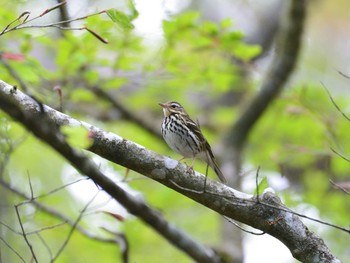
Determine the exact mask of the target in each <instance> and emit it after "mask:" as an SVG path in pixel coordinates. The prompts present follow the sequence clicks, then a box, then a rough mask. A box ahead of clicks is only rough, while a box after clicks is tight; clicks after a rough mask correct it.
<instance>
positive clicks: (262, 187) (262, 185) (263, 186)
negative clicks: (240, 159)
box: [254, 176, 269, 195]
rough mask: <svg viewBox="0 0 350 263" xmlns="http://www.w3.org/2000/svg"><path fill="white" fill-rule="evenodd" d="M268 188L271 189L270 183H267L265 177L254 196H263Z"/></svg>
mask: <svg viewBox="0 0 350 263" xmlns="http://www.w3.org/2000/svg"><path fill="white" fill-rule="evenodd" d="M267 187H269V183H268V181H267V177H266V176H265V177H263V178H262V179H261V180H260V182H259V184H258V188H257V189H255V192H254V195H258V194H259V195H261V194H262V193H263V192H264V190H265V189H266V188H267ZM258 191H259V192H258Z"/></svg>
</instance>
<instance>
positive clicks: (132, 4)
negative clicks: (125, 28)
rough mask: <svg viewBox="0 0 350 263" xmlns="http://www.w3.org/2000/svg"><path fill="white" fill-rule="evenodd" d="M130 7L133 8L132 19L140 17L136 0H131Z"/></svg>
mask: <svg viewBox="0 0 350 263" xmlns="http://www.w3.org/2000/svg"><path fill="white" fill-rule="evenodd" d="M129 8H130V9H131V15H130V16H129V17H130V20H134V19H135V18H138V16H139V12H137V10H136V8H135V5H134V2H133V1H132V0H129Z"/></svg>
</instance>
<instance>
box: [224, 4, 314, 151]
mask: <svg viewBox="0 0 350 263" xmlns="http://www.w3.org/2000/svg"><path fill="white" fill-rule="evenodd" d="M289 2H290V7H289V10H288V13H287V14H285V16H286V21H284V20H282V21H281V28H280V29H279V34H280V36H279V43H278V44H279V45H277V48H278V54H277V55H276V56H275V57H274V59H273V60H272V62H271V65H270V68H269V70H268V72H267V74H266V77H265V79H264V81H263V83H262V84H261V87H260V92H258V93H257V94H256V96H255V97H254V98H253V99H252V101H251V102H250V103H249V104H248V106H247V107H246V109H245V110H244V111H243V113H242V114H241V115H240V118H239V119H238V120H237V121H236V123H235V124H234V125H233V127H232V128H231V132H230V134H229V138H230V142H231V143H232V145H233V146H234V147H235V148H237V149H242V148H243V146H244V144H245V143H246V141H247V138H248V135H249V132H250V131H252V127H253V126H254V125H255V124H256V123H257V121H258V119H259V118H260V117H261V116H262V114H263V113H264V112H265V111H266V109H267V107H268V106H269V105H270V104H271V102H272V101H273V100H274V99H275V98H276V97H277V96H278V94H279V93H280V92H281V90H282V89H283V87H284V85H285V83H286V82H287V80H288V78H289V77H290V75H291V73H292V72H293V69H294V67H295V65H296V62H297V59H298V55H299V53H300V52H299V51H300V47H301V40H302V33H303V28H304V20H305V16H306V5H307V1H305V0H291V1H289Z"/></svg>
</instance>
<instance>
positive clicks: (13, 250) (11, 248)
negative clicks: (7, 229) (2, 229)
mask: <svg viewBox="0 0 350 263" xmlns="http://www.w3.org/2000/svg"><path fill="white" fill-rule="evenodd" d="M0 240H1V241H2V242H3V243H4V244H5V245H6V246H7V247H8V248H9V249H10V250H11V251H12V252H13V253H15V254H16V256H17V257H19V258H20V259H21V260H22V262H24V263H25V262H26V261H25V260H24V258H23V257H22V256H21V255H20V254H19V253H18V252H17V251H16V250H15V249H14V248H13V247H12V246H11V245H10V244H9V243H7V242H6V240H5V239H3V238H2V237H1V236H0Z"/></svg>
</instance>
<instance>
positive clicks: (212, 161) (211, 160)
mask: <svg viewBox="0 0 350 263" xmlns="http://www.w3.org/2000/svg"><path fill="white" fill-rule="evenodd" d="M206 148H207V159H208V161H207V163H208V164H209V166H210V167H211V168H212V169H213V170H214V171H215V173H216V174H217V176H218V177H219V179H220V181H221V182H222V183H224V184H226V183H227V180H226V178H225V176H224V175H223V173H222V172H221V170H220V168H219V166H218V164H217V163H216V160H215V157H214V154H213V152H212V150H211V147H210V145H209V143H207V145H206Z"/></svg>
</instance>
